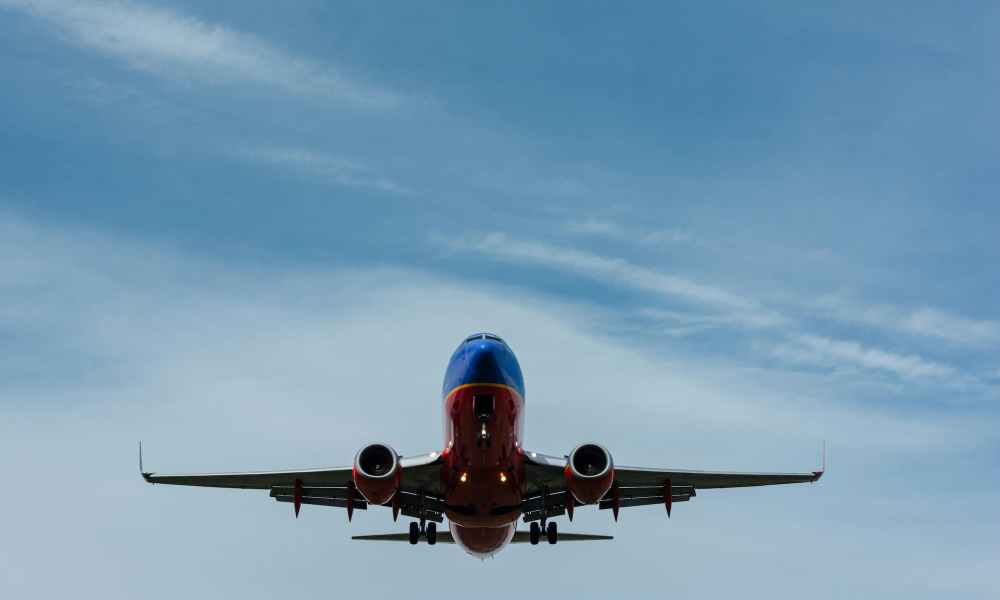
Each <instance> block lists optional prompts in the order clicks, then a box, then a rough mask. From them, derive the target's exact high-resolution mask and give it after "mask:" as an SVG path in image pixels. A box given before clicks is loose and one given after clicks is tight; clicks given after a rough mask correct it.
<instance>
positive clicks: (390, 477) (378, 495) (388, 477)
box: [352, 444, 401, 504]
mask: <svg viewBox="0 0 1000 600" xmlns="http://www.w3.org/2000/svg"><path fill="white" fill-rule="evenodd" d="M400 473H401V471H400V468H399V455H398V454H396V451H395V450H393V449H392V448H390V447H389V446H387V445H385V444H369V445H367V446H365V447H364V448H362V449H361V451H360V452H358V454H357V456H355V457H354V468H353V469H352V476H353V478H354V485H355V487H357V488H358V491H359V492H361V495H363V496H364V497H365V500H367V501H368V502H370V503H372V504H385V503H387V502H388V501H389V500H391V499H392V496H393V494H395V493H396V490H397V489H398V488H399V476H400Z"/></svg>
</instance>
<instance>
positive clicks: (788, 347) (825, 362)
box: [773, 335, 956, 378]
mask: <svg viewBox="0 0 1000 600" xmlns="http://www.w3.org/2000/svg"><path fill="white" fill-rule="evenodd" d="M773 354H774V356H775V357H777V358H781V359H783V360H787V361H790V362H793V363H799V364H809V365H816V366H822V367H842V366H845V365H847V366H851V367H864V368H866V369H875V370H879V371H885V372H889V373H892V374H894V375H897V376H899V377H904V378H942V377H952V376H954V375H956V371H955V369H954V368H953V367H950V366H948V365H944V364H941V363H937V362H933V361H930V360H927V359H924V358H922V357H920V356H916V355H903V354H894V353H892V352H886V351H885V350H880V349H877V348H868V347H865V346H863V345H861V344H859V343H857V342H853V341H845V340H835V339H830V338H826V337H821V336H816V335H799V336H796V337H794V338H793V339H792V342H791V343H789V344H784V345H780V346H778V347H776V348H775V349H774V352H773Z"/></svg>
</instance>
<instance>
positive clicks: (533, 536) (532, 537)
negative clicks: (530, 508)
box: [528, 521, 542, 546]
mask: <svg viewBox="0 0 1000 600" xmlns="http://www.w3.org/2000/svg"><path fill="white" fill-rule="evenodd" d="M540 537H542V528H541V527H539V526H538V523H536V522H535V521H532V522H531V526H530V527H529V529H528V541H529V542H531V545H532V546H537V545H538V538H540Z"/></svg>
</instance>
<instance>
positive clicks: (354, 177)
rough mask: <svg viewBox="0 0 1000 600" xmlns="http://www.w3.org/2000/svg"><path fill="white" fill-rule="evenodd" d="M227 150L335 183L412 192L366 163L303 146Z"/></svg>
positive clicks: (253, 159)
mask: <svg viewBox="0 0 1000 600" xmlns="http://www.w3.org/2000/svg"><path fill="white" fill-rule="evenodd" d="M226 154H227V155H229V156H231V157H233V158H236V159H239V160H243V161H247V162H252V163H256V164H263V165H271V166H274V167H276V168H280V169H288V170H291V171H293V172H296V173H299V174H303V175H306V176H309V177H315V178H318V179H320V180H323V181H327V182H329V183H332V184H334V185H342V186H347V187H353V188H363V189H372V190H377V191H380V192H388V193H392V194H399V195H408V194H411V193H412V190H410V189H409V188H407V187H405V186H403V185H401V184H399V183H397V182H396V181H394V180H392V179H390V178H388V177H386V176H384V175H382V174H380V173H378V172H376V171H375V170H373V169H372V168H370V167H368V166H367V165H364V164H362V163H359V162H357V161H355V160H351V159H347V158H343V157H340V156H334V155H331V154H326V153H323V152H317V151H314V150H309V149H305V148H290V147H277V146H275V147H271V146H259V147H255V148H232V149H230V150H227V151H226Z"/></svg>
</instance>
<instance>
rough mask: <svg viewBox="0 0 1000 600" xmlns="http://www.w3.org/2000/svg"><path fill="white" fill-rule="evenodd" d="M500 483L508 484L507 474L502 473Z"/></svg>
mask: <svg viewBox="0 0 1000 600" xmlns="http://www.w3.org/2000/svg"><path fill="white" fill-rule="evenodd" d="M500 483H507V474H506V473H504V472H503V471H500Z"/></svg>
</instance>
